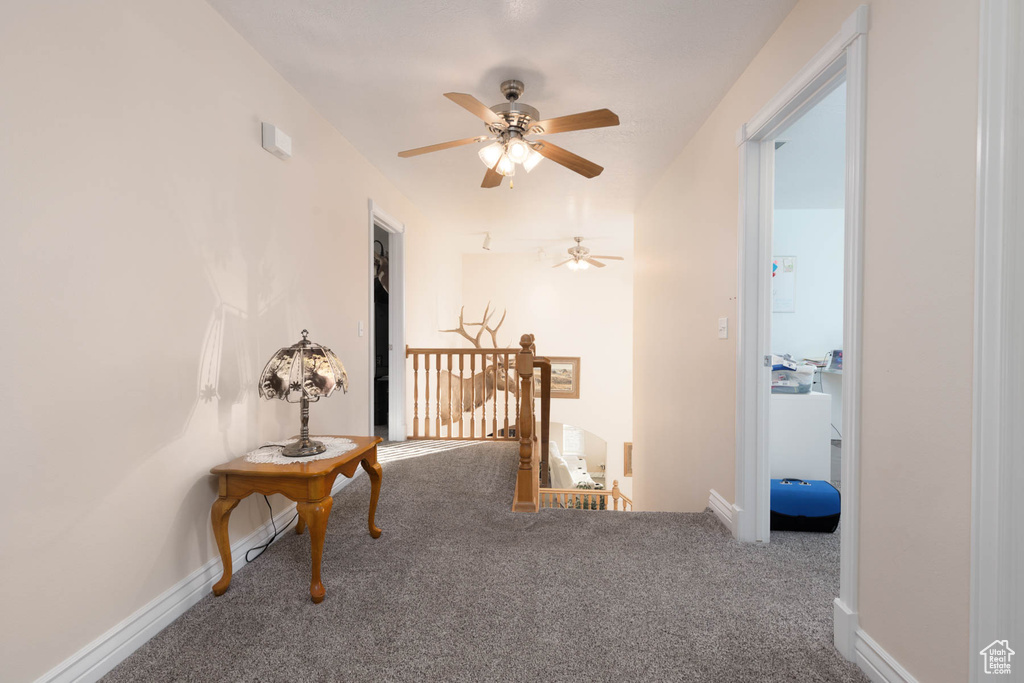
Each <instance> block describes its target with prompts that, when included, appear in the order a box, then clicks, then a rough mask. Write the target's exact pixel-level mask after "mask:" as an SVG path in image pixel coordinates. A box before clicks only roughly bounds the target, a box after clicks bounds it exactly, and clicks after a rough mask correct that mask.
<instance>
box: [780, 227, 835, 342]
mask: <svg viewBox="0 0 1024 683" xmlns="http://www.w3.org/2000/svg"><path fill="white" fill-rule="evenodd" d="M843 220H844V218H843V210H842V209H816V210H803V211H802V210H798V209H792V210H783V211H776V212H775V224H774V226H773V227H774V232H773V252H774V254H775V255H776V256H795V257H796V286H795V290H794V299H795V301H794V303H795V308H796V310H795V311H794V312H793V313H772V353H776V354H780V355H781V354H785V353H789V354H792V356H793V357H794V358H796V359H798V360H799V359H801V358H822V357H823V356H824V355H825V354H826V353H828V352H829V351H831V350H833V349H841V348H843Z"/></svg>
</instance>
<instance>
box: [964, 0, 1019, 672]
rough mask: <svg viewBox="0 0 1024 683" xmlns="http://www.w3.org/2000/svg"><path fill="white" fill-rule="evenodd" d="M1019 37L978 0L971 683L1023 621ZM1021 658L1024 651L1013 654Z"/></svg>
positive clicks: (995, 3)
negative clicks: (1018, 499) (1017, 513)
mask: <svg viewBox="0 0 1024 683" xmlns="http://www.w3.org/2000/svg"><path fill="white" fill-rule="evenodd" d="M1022 41H1024V12H1022V10H1021V7H1020V5H1019V3H1016V2H1013V1H1012V0H982V3H981V52H980V60H979V61H980V67H979V87H978V185H977V228H976V237H975V239H976V242H975V283H974V411H973V412H974V425H973V443H972V457H971V471H972V481H971V487H972V488H971V621H970V629H971V639H970V649H971V651H970V653H969V656H970V672H971V681H973V682H979V681H982V680H985V679H986V678H988V677H987V676H986V675H985V674H984V673H983V668H982V659H981V655H980V651H981V649H982V648H983V647H985V646H987V645H988V644H989V643H991V642H992V641H994V640H996V639H1000V640H1002V639H1009V640H1010V646H1011V647H1014V648H1016V649H1017V651H1018V652H1021V647H1022V646H1024V640H1022V638H1024V623H1021V621H1020V617H1019V615H1018V616H1016V618H1015V616H1014V614H1013V612H1014V609H1015V605H1019V604H1020V600H1021V595H1020V593H1019V591H1021V590H1024V589H1022V588H1021V587H1020V586H1019V583H1018V582H1019V578H1020V576H1019V572H1020V568H1019V565H1018V568H1017V570H1016V573H1015V572H1014V565H1015V563H1019V562H1021V558H1020V553H1022V552H1024V541H1022V537H1021V531H1020V529H1019V520H1014V519H1013V517H1014V511H1013V508H1012V507H1011V503H1012V501H1013V499H1014V491H1013V486H1014V480H1015V479H1016V481H1018V482H1019V481H1020V477H1021V476H1022V474H1021V471H1020V469H1019V468H1020V467H1021V464H1020V462H1019V457H1018V461H1017V462H1016V463H1015V462H1014V452H1013V451H1014V448H1015V447H1016V449H1017V451H1018V456H1019V450H1020V443H1019V442H1018V443H1016V445H1015V444H1014V438H1015V437H1014V433H1013V429H1014V422H1015V421H1016V420H1019V419H1020V418H1019V416H1020V415H1021V414H1022V412H1024V396H1021V393H1020V387H1019V382H1020V378H1021V372H1022V371H1021V361H1020V360H1019V359H1017V357H1016V355H1019V351H1020V347H1019V345H1017V344H1015V343H1014V341H1015V334H1016V333H1015V331H1014V328H1015V326H1018V330H1019V326H1020V325H1021V324H1022V321H1021V317H1022V312H1024V298H1022V294H1021V291H1020V290H1021V287H1020V285H1021V283H1022V282H1024V279H1022V278H1024V269H1022V268H1021V266H1020V262H1019V258H1020V254H1021V253H1022V252H1024V245H1022V243H1021V240H1024V234H1022V232H1021V230H1020V228H1019V227H1017V226H1019V225H1020V222H1019V221H1020V218H1021V217H1022V216H1021V208H1020V205H1019V203H1017V202H1015V194H1016V193H1017V192H1019V188H1020V184H1021V181H1022V178H1024V173H1022V170H1021V169H1020V168H1019V166H1018V164H1019V163H1020V159H1021V156H1022V155H1021V153H1020V146H1021V144H1024V135H1022V131H1021V124H1020V123H1019V122H1016V120H1015V116H1014V107H1015V106H1019V104H1020V102H1021V101H1022V99H1024V85H1022V80H1024V57H1022V55H1024V50H1022ZM1015 155H1017V156H1016V158H1015ZM1018 202H1019V200H1018ZM1015 284H1016V286H1015ZM1015 354H1016V355H1015ZM1014 376H1016V380H1014ZM1014 381H1017V382H1018V386H1017V387H1016V389H1014V388H1013V383H1014ZM1017 429H1018V430H1019V427H1018V428H1017ZM1016 438H1018V439H1019V438H1020V431H1018V432H1017V434H1016ZM1015 467H1016V468H1018V469H1016V470H1015V469H1014V468H1015ZM1017 495H1018V496H1019V495H1020V491H1017ZM1018 505H1019V503H1018ZM1015 521H1016V522H1017V524H1018V526H1016V527H1015V524H1014V522H1015ZM1015 529H1016V530H1015ZM1015 553H1017V555H1018V557H1017V559H1016V560H1015V559H1014V554H1015ZM1014 629H1016V631H1014ZM1021 657H1024V654H1019V655H1017V659H1019V658H1021ZM1018 666H1020V664H1019V663H1015V664H1014V668H1017V667H1018Z"/></svg>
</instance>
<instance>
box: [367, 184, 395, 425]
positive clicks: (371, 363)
mask: <svg viewBox="0 0 1024 683" xmlns="http://www.w3.org/2000/svg"><path fill="white" fill-rule="evenodd" d="M368 242H369V246H368V256H369V283H368V284H369V297H368V298H369V306H368V318H369V325H368V326H367V327H368V329H369V344H368V347H369V348H368V373H367V377H368V379H369V381H368V382H367V386H368V392H367V393H368V394H369V401H368V403H367V405H369V407H370V410H369V413H370V415H369V426H368V428H369V431H368V432H367V433H368V434H375V435H377V436H380V437H381V438H382V439H384V440H385V441H405V437H406V429H405V413H406V407H405V375H406V373H405V225H403V224H402V223H400V222H398V221H397V220H395V219H394V218H393V217H391V216H390V215H389V214H388V213H386V212H385V211H384V210H382V209H381V208H380V207H379V206H378V205H377V204H375V203H374V202H373V200H372V199H371V200H370V210H369V240H368ZM361 326H362V323H360V327H361Z"/></svg>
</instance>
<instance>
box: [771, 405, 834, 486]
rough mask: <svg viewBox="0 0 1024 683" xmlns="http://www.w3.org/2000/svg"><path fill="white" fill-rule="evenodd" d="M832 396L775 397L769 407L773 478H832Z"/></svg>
mask: <svg viewBox="0 0 1024 683" xmlns="http://www.w3.org/2000/svg"><path fill="white" fill-rule="evenodd" d="M831 418H832V397H831V396H829V395H828V394H819V393H814V392H812V393H809V394H772V395H771V400H770V401H769V407H768V462H769V464H770V472H771V478H772V479H785V478H786V477H794V478H796V479H821V480H824V481H829V480H830V479H831V478H832V434H831V431H832V426H831V422H830V420H831Z"/></svg>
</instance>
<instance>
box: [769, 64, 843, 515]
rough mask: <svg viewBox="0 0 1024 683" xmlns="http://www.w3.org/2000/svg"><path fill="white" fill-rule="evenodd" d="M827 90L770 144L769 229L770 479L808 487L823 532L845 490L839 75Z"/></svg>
mask: <svg viewBox="0 0 1024 683" xmlns="http://www.w3.org/2000/svg"><path fill="white" fill-rule="evenodd" d="M829 87H830V88H831V91H830V92H828V91H826V92H825V93H824V96H823V97H822V98H821V100H820V101H819V102H817V103H816V104H815V105H814V106H813V107H811V108H810V109H809V110H808V111H807V112H806V113H804V114H803V115H801V116H800V117H799V118H796V120H794V121H793V122H792V123H789V124H787V125H786V126H785V128H783V129H781V130H780V131H779V133H778V134H776V135H774V136H773V137H772V139H771V140H770V142H771V143H772V145H771V146H772V152H773V154H772V156H773V175H772V179H773V182H772V208H771V212H770V218H771V220H770V222H769V225H768V226H766V227H767V229H768V230H769V232H770V235H771V244H772V257H771V264H770V266H769V269H770V271H771V288H772V293H771V302H772V312H771V317H770V318H769V320H768V322H769V327H770V330H769V338H770V339H771V354H772V357H773V365H772V374H771V382H770V384H771V386H770V388H769V390H770V395H769V397H768V404H769V408H768V416H767V419H768V425H767V434H768V466H769V473H770V477H771V479H772V480H773V481H775V482H787V484H786V485H781V486H779V488H778V490H777V491H776V492H777V493H780V494H785V493H787V492H792V491H794V490H795V491H801V490H803V489H814V490H815V493H819V494H820V495H822V496H824V497H825V499H826V500H828V501H829V505H834V508H828V507H827V506H826V507H825V508H822V509H820V510H818V511H817V512H818V513H820V516H819V517H818V518H817V520H816V523H820V524H821V525H822V527H824V528H828V527H830V526H831V525H832V523H833V522H834V521H835V520H836V519H837V518H838V515H839V500H840V496H839V490H840V489H841V488H842V483H841V480H842V466H841V463H842V403H843V401H842V378H843V362H842V361H843V300H844V297H843V286H844V277H843V237H844V230H845V213H844V208H845V206H844V204H845V189H846V182H845V173H846V82H845V80H844V79H843V78H842V77H840V78H838V79H837V80H836V81H834V82H833V83H831V84H829ZM790 480H799V481H800V482H801V483H800V485H799V486H802V488H799V487H797V488H794V486H793V485H792V484H796V483H797V482H791V481H790ZM826 482H827V484H826ZM830 487H831V488H834V489H836V490H835V491H832V490H830ZM791 502H792V503H795V501H791ZM772 509H773V511H775V512H776V513H779V512H780V511H781V508H780V507H779V506H773V507H772Z"/></svg>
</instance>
